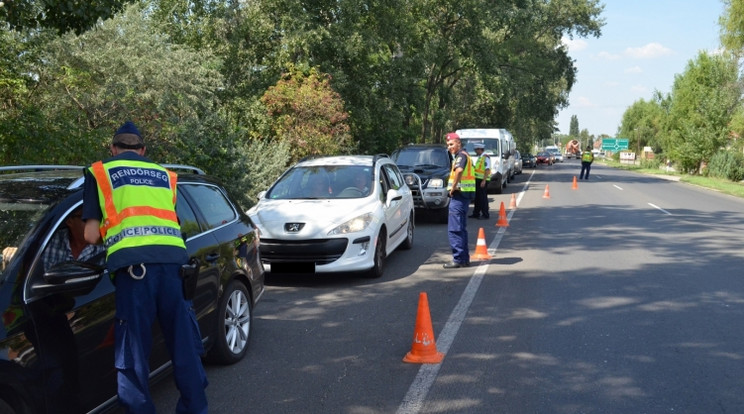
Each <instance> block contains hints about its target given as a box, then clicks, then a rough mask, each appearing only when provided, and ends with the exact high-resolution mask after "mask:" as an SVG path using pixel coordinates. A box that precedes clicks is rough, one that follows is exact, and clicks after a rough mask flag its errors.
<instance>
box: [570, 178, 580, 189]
mask: <svg viewBox="0 0 744 414" xmlns="http://www.w3.org/2000/svg"><path fill="white" fill-rule="evenodd" d="M571 189H572V190H578V189H579V185H578V184H577V183H576V176H575V175H574V181H573V185H572V186H571Z"/></svg>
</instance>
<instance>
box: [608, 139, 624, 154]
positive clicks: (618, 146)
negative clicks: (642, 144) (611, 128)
mask: <svg viewBox="0 0 744 414" xmlns="http://www.w3.org/2000/svg"><path fill="white" fill-rule="evenodd" d="M602 149H603V150H605V151H612V152H618V151H620V150H624V149H628V139H627V138H603V139H602Z"/></svg>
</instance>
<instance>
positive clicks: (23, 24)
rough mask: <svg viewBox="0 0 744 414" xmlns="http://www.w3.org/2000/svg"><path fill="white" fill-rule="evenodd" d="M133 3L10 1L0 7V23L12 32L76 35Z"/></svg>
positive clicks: (125, 0) (111, 0)
mask: <svg viewBox="0 0 744 414" xmlns="http://www.w3.org/2000/svg"><path fill="white" fill-rule="evenodd" d="M131 1H134V0H86V1H63V0H9V1H5V2H4V5H3V6H0V24H2V21H5V22H6V23H7V25H8V26H9V27H10V28H11V29H20V30H22V29H37V28H49V29H54V30H56V31H57V32H58V33H60V34H62V33H65V32H68V31H74V32H75V33H77V34H80V33H83V32H84V31H86V30H88V29H90V28H91V27H93V26H94V25H95V24H96V22H97V21H98V19H104V20H105V19H108V18H110V17H112V16H113V15H114V14H115V13H116V12H118V11H120V10H122V9H123V7H124V6H125V5H126V4H127V3H129V2H131Z"/></svg>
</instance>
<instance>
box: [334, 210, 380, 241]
mask: <svg viewBox="0 0 744 414" xmlns="http://www.w3.org/2000/svg"><path fill="white" fill-rule="evenodd" d="M373 220H374V216H373V215H372V213H367V214H362V215H361V216H359V217H355V218H353V219H351V220H349V221H347V222H346V223H344V224H341V225H340V226H338V227H336V228H334V229H333V230H331V231H329V232H328V235H329V236H334V235H337V234H347V233H356V232H358V231H362V230H364V229H366V228H367V227H368V226H369V224H370V223H372V221H373Z"/></svg>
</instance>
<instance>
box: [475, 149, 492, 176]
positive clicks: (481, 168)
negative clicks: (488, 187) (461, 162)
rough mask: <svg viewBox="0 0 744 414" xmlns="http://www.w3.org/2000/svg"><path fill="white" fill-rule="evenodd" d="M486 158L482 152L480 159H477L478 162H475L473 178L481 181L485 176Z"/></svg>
mask: <svg viewBox="0 0 744 414" xmlns="http://www.w3.org/2000/svg"><path fill="white" fill-rule="evenodd" d="M486 158H488V155H487V154H486V153H485V152H484V153H483V154H482V155H481V156H480V157H478V161H476V162H475V178H476V179H477V180H482V179H483V177H484V176H485V175H486ZM488 178H489V177H486V180H488Z"/></svg>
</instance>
